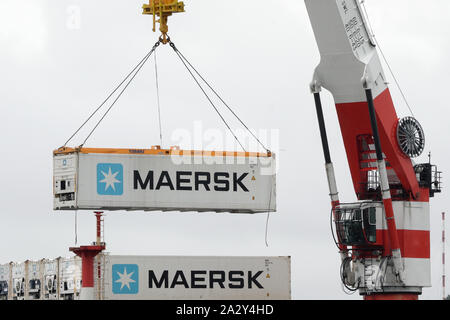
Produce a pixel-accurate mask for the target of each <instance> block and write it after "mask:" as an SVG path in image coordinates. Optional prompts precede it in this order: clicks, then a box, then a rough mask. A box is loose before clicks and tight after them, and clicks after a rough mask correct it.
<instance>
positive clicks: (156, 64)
mask: <svg viewBox="0 0 450 320" xmlns="http://www.w3.org/2000/svg"><path fill="white" fill-rule="evenodd" d="M153 56H154V58H155V82H156V100H157V104H158V122H159V139H160V141H161V147H162V145H163V135H162V124H161V103H160V99H159V80H158V62H157V59H156V51H155V52H154V54H153Z"/></svg>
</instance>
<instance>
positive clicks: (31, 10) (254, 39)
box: [0, 0, 450, 299]
mask: <svg viewBox="0 0 450 320" xmlns="http://www.w3.org/2000/svg"><path fill="white" fill-rule="evenodd" d="M143 2H144V1H143V0H132V1H130V0H128V1H118V0H112V1H111V0H109V1H105V0H96V1H88V0H71V1H66V0H58V1H56V0H25V1H20V2H19V1H15V0H2V1H1V3H0V66H1V71H2V73H1V74H2V77H1V79H0V97H1V99H0V110H1V118H0V119H1V124H0V134H1V137H2V138H1V139H0V153H1V166H0V177H1V178H0V194H1V203H2V205H1V211H0V217H1V220H0V221H1V222H0V226H1V229H0V230H1V234H0V262H1V263H6V262H9V261H24V260H26V259H40V258H44V257H46V258H53V257H57V256H70V255H71V254H70V253H69V251H68V247H69V246H73V245H74V238H75V233H74V214H73V213H71V212H63V213H59V212H54V211H53V210H52V150H53V149H55V148H57V147H59V146H61V145H62V144H63V143H64V141H65V140H66V139H67V138H68V137H69V136H70V135H71V134H72V132H73V131H74V130H75V129H76V128H77V126H78V125H79V124H81V122H82V121H83V120H84V119H85V118H86V117H87V116H88V115H89V114H90V112H92V111H93V110H94V108H95V107H96V106H97V105H98V104H99V103H100V102H101V101H102V100H103V99H104V98H105V97H106V95H107V94H108V93H109V92H110V90H112V89H113V87H114V86H115V85H116V84H117V83H118V82H120V81H121V80H122V78H123V77H124V76H125V75H126V74H127V73H128V72H129V71H130V69H131V67H132V66H134V65H135V64H136V63H137V62H138V61H139V60H140V59H141V58H142V57H143V56H144V55H145V53H146V52H147V51H148V50H149V49H150V48H151V46H152V45H153V43H154V42H155V41H156V39H157V34H154V33H152V32H151V23H152V21H151V17H150V16H143V15H141V9H140V8H141V5H142V3H143ZM185 4H186V11H187V12H186V13H184V14H181V15H176V16H173V17H171V18H170V20H169V28H170V35H171V37H172V40H173V41H174V42H175V43H176V44H177V46H178V48H179V49H180V50H181V51H182V52H183V54H185V55H186V57H188V58H189V59H190V60H191V62H192V63H193V64H194V65H195V66H196V67H198V69H199V70H200V71H201V72H202V73H203V74H204V75H205V76H206V78H207V79H208V80H210V82H211V83H212V84H213V85H214V86H215V87H216V88H218V89H219V92H220V93H221V94H222V95H223V96H224V98H225V99H226V100H227V101H228V102H229V103H230V105H232V106H233V107H234V108H235V109H236V111H237V112H238V114H239V115H240V116H241V118H242V119H243V120H244V121H245V122H246V123H247V125H248V126H249V127H250V128H252V129H255V130H259V129H265V130H279V144H278V143H275V142H274V146H272V147H273V149H274V150H275V151H278V154H277V158H278V161H279V172H278V176H277V204H278V212H277V213H274V214H271V216H270V220H269V247H268V248H266V246H265V242H264V233H265V222H266V218H267V216H266V214H260V215H253V216H251V215H229V214H212V213H208V214H205V213H203V214H193V213H179V214H178V213H166V214H161V213H122V212H121V213H109V214H107V216H106V223H105V226H106V231H105V238H106V242H107V246H108V251H109V252H111V253H112V254H130V255H132V254H137V255H290V256H292V291H293V298H294V299H347V298H352V299H360V297H358V296H357V295H354V296H351V297H348V296H347V295H346V294H344V293H343V292H342V290H341V287H340V279H339V264H340V263H339V257H338V253H337V249H336V247H335V245H334V244H333V241H332V238H331V233H330V223H329V215H330V205H329V198H328V188H327V181H326V176H325V170H324V165H323V156H322V150H321V145H320V138H319V132H318V128H317V121H316V115H315V109H314V104H313V98H312V96H311V94H310V93H309V89H308V85H309V82H310V80H311V77H312V73H313V70H314V68H315V66H316V65H317V63H318V62H319V54H318V50H317V46H316V43H315V39H314V36H313V33H312V29H311V26H310V22H309V19H308V16H307V13H306V9H305V6H304V3H303V1H295V0H281V1H280V0H263V1H256V0H246V1H236V0H234V1H219V0H207V1H206V0H186V1H185ZM366 6H367V9H368V11H369V15H370V20H371V22H372V25H373V27H374V30H375V35H376V37H377V39H378V41H379V43H380V45H381V46H382V49H383V50H384V53H385V54H386V56H387V57H388V59H389V61H390V64H391V66H392V68H393V69H394V72H395V73H396V76H397V78H398V80H399V81H400V83H401V85H402V87H403V90H404V92H405V93H406V95H407V97H408V100H409V103H410V104H411V105H412V107H413V111H414V114H415V116H416V118H417V119H418V120H419V121H420V122H421V124H422V126H423V128H424V130H425V134H426V139H427V145H426V152H424V154H423V156H422V158H420V159H421V161H423V162H426V161H427V157H426V154H427V153H428V151H429V150H431V151H432V157H433V159H432V160H433V162H434V163H435V164H437V165H438V166H439V169H440V170H442V171H443V172H444V177H446V175H447V174H446V173H448V172H450V164H449V162H448V159H449V158H450V149H449V145H450V135H449V133H450V128H449V126H448V125H449V120H448V117H449V112H448V110H447V108H448V92H447V91H448V88H447V85H448V82H449V80H448V72H449V71H450V63H449V60H448V57H449V56H450V22H449V21H448V13H449V12H450V4H449V3H448V1H446V0H432V1H427V2H426V4H424V2H423V1H419V0H397V1H395V2H393V1H389V0H376V1H375V0H367V1H366ZM78 10H79V13H80V14H79V16H77V15H76V16H75V20H73V18H74V16H73V14H74V13H75V14H76V12H77V11H78ZM78 18H79V20H78ZM78 23H79V24H78ZM158 62H159V64H158V65H159V75H160V90H161V91H160V95H161V106H162V119H163V132H164V139H165V141H166V142H165V143H164V146H165V147H168V146H171V145H173V144H176V143H177V141H174V142H173V141H171V136H172V134H173V133H174V132H177V130H180V129H184V130H188V131H192V130H193V128H194V122H195V121H202V125H203V127H204V128H205V129H208V128H219V129H220V130H223V132H225V128H224V126H223V125H222V123H221V122H220V119H219V118H218V117H217V116H216V114H215V113H214V112H213V111H212V109H211V107H210V106H209V105H208V103H207V101H206V100H205V99H204V97H203V96H202V94H201V92H200V91H199V90H198V88H196V87H195V84H194V83H193V82H192V80H191V79H189V75H188V74H187V73H186V70H184V69H183V66H182V65H181V64H180V62H179V61H178V60H177V58H176V56H175V55H174V54H173V52H172V51H171V49H170V48H169V47H167V46H165V47H160V48H159V49H158ZM385 71H386V73H387V74H388V70H387V68H385ZM389 79H391V82H392V84H391V90H392V94H393V98H394V101H395V103H396V109H397V113H398V115H399V116H400V117H402V116H407V115H409V113H408V109H407V107H406V105H405V104H404V103H403V101H402V100H401V97H400V94H399V91H398V90H397V89H396V88H395V86H394V85H393V81H392V77H390V76H389ZM323 100H324V101H323V103H324V107H325V108H324V111H325V114H326V121H327V129H328V133H329V139H330V144H331V152H332V158H333V161H334V163H335V168H336V171H337V172H336V175H337V182H338V187H339V191H340V195H341V199H343V200H344V201H345V202H352V201H354V200H355V195H354V192H353V186H352V182H351V178H350V173H349V169H348V165H347V160H346V156H345V150H344V146H343V143H342V138H341V135H340V129H339V125H338V121H337V117H336V112H335V109H334V105H333V101H332V98H331V95H330V94H329V93H326V94H324V95H323ZM156 110H157V109H156V95H155V82H154V66H153V60H150V61H149V62H148V63H147V65H146V66H145V67H144V69H143V71H142V73H141V74H140V75H139V76H138V77H137V78H136V80H135V82H134V83H133V85H132V86H131V87H130V89H129V90H128V91H127V93H126V94H125V95H124V97H123V98H122V99H121V100H120V101H119V103H118V104H117V105H116V107H114V109H113V110H112V112H111V114H110V115H109V116H108V118H107V119H106V120H105V121H104V123H103V124H102V125H101V126H100V128H99V129H98V130H97V132H96V133H95V135H94V136H93V137H92V138H91V140H89V142H88V144H87V146H91V147H139V148H145V147H150V146H151V145H155V144H159V133H158V132H159V130H158V120H157V113H156ZM229 119H230V121H231V118H229ZM231 124H232V126H233V127H238V123H237V122H233V121H231ZM86 133H87V131H83V132H81V134H80V136H79V137H77V138H76V139H75V141H74V142H73V143H72V144H71V145H72V146H74V145H78V144H79V143H81V137H84V136H86ZM180 146H181V147H182V148H190V147H191V146H183V145H180ZM445 180H446V179H445ZM448 199H449V196H448V194H447V193H446V189H444V193H443V194H438V195H437V196H436V197H435V198H434V199H432V200H431V254H432V282H433V287H432V288H428V289H425V290H424V294H423V296H422V298H424V299H439V298H440V297H441V287H440V276H441V259H440V257H441V256H440V252H441V242H440V234H441V215H440V212H441V211H443V210H447V209H448V206H447V203H448ZM93 240H94V217H93V215H92V214H91V213H89V212H79V214H78V244H82V243H90V242H91V241H93Z"/></svg>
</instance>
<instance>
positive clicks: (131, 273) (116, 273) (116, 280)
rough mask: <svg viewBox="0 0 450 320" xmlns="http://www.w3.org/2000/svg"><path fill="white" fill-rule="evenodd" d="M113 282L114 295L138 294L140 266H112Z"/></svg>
mask: <svg viewBox="0 0 450 320" xmlns="http://www.w3.org/2000/svg"><path fill="white" fill-rule="evenodd" d="M112 282H113V284H112V291H113V293H114V294H137V293H138V292H139V267H138V265H137V264H114V265H113V266H112Z"/></svg>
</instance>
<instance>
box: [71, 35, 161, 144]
mask: <svg viewBox="0 0 450 320" xmlns="http://www.w3.org/2000/svg"><path fill="white" fill-rule="evenodd" d="M159 44H160V42H159V41H158V42H156V43H155V45H154V46H153V47H152V49H151V50H150V51H149V52H148V53H147V54H146V55H145V56H144V58H142V60H141V61H139V63H138V64H137V65H136V66H135V67H134V68H133V70H131V72H130V73H128V75H127V76H126V77H125V78H124V79H123V80H122V82H121V83H120V84H119V85H118V86H117V87H116V88H115V89H114V90H113V91H112V92H111V93H110V94H109V95H108V97H107V98H106V99H105V100H104V101H103V102H102V103H101V104H100V106H99V107H97V109H95V111H94V112H93V113H92V114H91V115H90V116H89V117H88V118H87V119H86V120H85V121H84V122H83V124H82V125H81V126H80V127H79V128H78V129H77V130H76V131H75V132H74V133H73V134H72V135H71V136H70V138H69V139H67V141H66V142H65V143H64V145H63V146H62V147H63V148H64V147H65V146H67V144H68V143H69V142H70V141H71V140H72V139H73V137H75V135H76V134H77V133H78V132H80V130H81V129H82V128H83V127H84V126H85V125H86V124H87V123H88V122H89V120H91V119H92V117H93V116H94V115H95V114H96V113H97V112H98V111H99V110H100V109H101V108H102V107H103V106H104V105H105V104H106V102H108V100H109V99H110V98H111V97H112V96H113V95H114V93H116V92H117V90H119V89H120V88H121V87H122V85H123V84H124V83H125V82H126V81H127V79H129V78H130V77H131V76H132V78H131V80H130V81H129V82H128V83H127V85H126V86H125V88H124V89H123V90H122V91H121V92H120V94H119V96H118V98H117V99H116V100H115V101H114V102H113V104H112V105H111V106H110V107H109V109H108V110H107V111H106V113H105V114H104V115H103V117H102V118H101V119H100V121H99V122H98V123H97V125H96V126H95V128H94V129H93V130H92V131H91V132H90V133H89V136H88V137H87V138H86V139H85V140H84V142H83V143H82V144H81V145H80V146H83V145H84V144H85V143H86V141H87V139H88V138H89V137H90V136H91V135H92V133H93V132H94V131H95V129H96V128H97V127H98V125H99V124H100V122H101V121H102V120H103V119H104V118H105V116H106V114H107V113H108V112H109V111H110V110H111V108H112V106H113V105H114V104H115V103H116V102H117V100H118V99H119V98H120V97H121V96H122V94H123V92H124V91H125V90H126V88H127V87H128V86H129V85H130V83H131V81H133V79H134V78H135V77H136V75H137V74H138V72H139V71H140V70H141V69H142V67H143V65H144V64H145V63H146V62H147V60H148V59H149V58H150V56H151V55H152V53H153V52H154V51H155V50H156V48H157V47H158V46H159ZM133 73H134V75H133Z"/></svg>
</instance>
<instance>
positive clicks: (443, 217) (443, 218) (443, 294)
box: [442, 212, 447, 300]
mask: <svg viewBox="0 0 450 320" xmlns="http://www.w3.org/2000/svg"><path fill="white" fill-rule="evenodd" d="M445 298H447V296H446V295H445V212H442V299H443V300H445Z"/></svg>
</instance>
